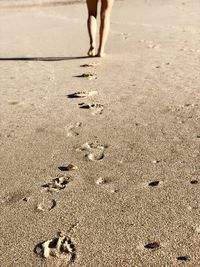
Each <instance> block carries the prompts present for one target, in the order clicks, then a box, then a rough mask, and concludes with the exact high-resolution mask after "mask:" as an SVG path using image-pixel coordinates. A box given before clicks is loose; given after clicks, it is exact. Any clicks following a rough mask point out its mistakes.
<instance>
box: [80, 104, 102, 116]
mask: <svg viewBox="0 0 200 267" xmlns="http://www.w3.org/2000/svg"><path fill="white" fill-rule="evenodd" d="M78 105H79V108H81V109H91V111H92V115H101V114H102V113H103V109H104V108H103V105H101V104H99V103H96V104H87V103H80V104H78Z"/></svg>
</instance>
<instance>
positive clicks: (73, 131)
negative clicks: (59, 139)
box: [65, 122, 82, 137]
mask: <svg viewBox="0 0 200 267" xmlns="http://www.w3.org/2000/svg"><path fill="white" fill-rule="evenodd" d="M81 126H82V123H81V122H77V123H76V124H75V125H70V126H69V127H67V126H66V127H65V131H66V132H67V136H68V137H75V136H78V135H79V130H80V127H81Z"/></svg>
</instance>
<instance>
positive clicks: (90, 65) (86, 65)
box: [80, 62, 100, 68]
mask: <svg viewBox="0 0 200 267" xmlns="http://www.w3.org/2000/svg"><path fill="white" fill-rule="evenodd" d="M98 65H100V63H99V62H92V63H89V64H82V65H80V67H82V68H90V67H96V66H98Z"/></svg>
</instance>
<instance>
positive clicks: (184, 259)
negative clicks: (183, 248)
mask: <svg viewBox="0 0 200 267" xmlns="http://www.w3.org/2000/svg"><path fill="white" fill-rule="evenodd" d="M177 260H178V261H188V260H190V258H189V257H188V256H179V257H177Z"/></svg>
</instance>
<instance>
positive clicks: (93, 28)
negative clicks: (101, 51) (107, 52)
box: [88, 15, 97, 56]
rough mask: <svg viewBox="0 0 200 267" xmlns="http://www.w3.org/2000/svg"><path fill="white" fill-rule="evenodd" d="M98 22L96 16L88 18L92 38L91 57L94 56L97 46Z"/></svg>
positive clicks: (89, 52)
mask: <svg viewBox="0 0 200 267" xmlns="http://www.w3.org/2000/svg"><path fill="white" fill-rule="evenodd" d="M96 32H97V20H96V17H95V16H92V15H89V17H88V33H89V37H90V48H89V51H88V55H89V56H94V50H95V44H96Z"/></svg>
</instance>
